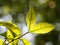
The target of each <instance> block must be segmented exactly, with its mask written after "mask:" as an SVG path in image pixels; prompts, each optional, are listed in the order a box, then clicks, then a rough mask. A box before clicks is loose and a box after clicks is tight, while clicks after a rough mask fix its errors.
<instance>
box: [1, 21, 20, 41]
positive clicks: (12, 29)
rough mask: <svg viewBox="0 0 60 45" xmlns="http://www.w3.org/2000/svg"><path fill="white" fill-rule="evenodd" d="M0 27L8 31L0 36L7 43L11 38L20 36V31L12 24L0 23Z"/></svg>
mask: <svg viewBox="0 0 60 45" xmlns="http://www.w3.org/2000/svg"><path fill="white" fill-rule="evenodd" d="M0 26H5V27H7V28H8V29H9V30H7V32H5V33H3V34H1V35H2V36H4V37H5V39H7V40H8V41H9V42H10V41H11V40H12V39H13V38H17V37H18V36H20V35H21V31H20V29H19V28H18V27H17V26H16V25H15V24H13V23H12V22H0Z"/></svg>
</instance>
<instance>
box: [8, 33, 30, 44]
mask: <svg viewBox="0 0 60 45" xmlns="http://www.w3.org/2000/svg"><path fill="white" fill-rule="evenodd" d="M28 33H29V32H26V33H25V34H23V35H21V36H20V37H18V38H16V39H13V40H11V41H10V42H9V43H8V44H10V43H11V42H13V41H14V40H17V39H20V38H22V37H23V36H25V35H26V34H28Z"/></svg>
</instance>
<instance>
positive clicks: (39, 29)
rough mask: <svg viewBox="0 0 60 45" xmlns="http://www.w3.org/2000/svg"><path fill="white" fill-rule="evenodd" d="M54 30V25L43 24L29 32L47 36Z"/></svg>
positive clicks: (35, 26) (37, 25)
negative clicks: (46, 34)
mask: <svg viewBox="0 0 60 45" xmlns="http://www.w3.org/2000/svg"><path fill="white" fill-rule="evenodd" d="M54 28H55V26H54V25H52V24H49V23H44V22H41V23H38V24H35V25H33V26H32V27H31V29H30V30H29V32H32V33H37V34H45V33H48V32H50V31H52V30H53V29H54Z"/></svg>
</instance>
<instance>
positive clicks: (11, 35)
mask: <svg viewBox="0 0 60 45" xmlns="http://www.w3.org/2000/svg"><path fill="white" fill-rule="evenodd" d="M13 38H14V36H13V34H12V33H11V32H10V31H9V30H8V31H7V40H8V41H11V40H12V39H13Z"/></svg>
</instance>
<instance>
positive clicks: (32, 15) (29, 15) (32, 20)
mask: <svg viewBox="0 0 60 45" xmlns="http://www.w3.org/2000/svg"><path fill="white" fill-rule="evenodd" d="M35 21H36V15H35V12H34V9H33V8H32V6H31V7H30V9H29V11H28V13H27V15H26V22H27V26H28V29H29V28H30V26H32V25H33V24H35Z"/></svg>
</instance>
